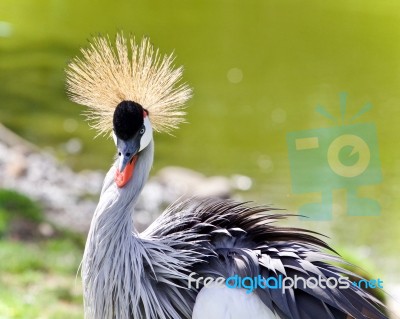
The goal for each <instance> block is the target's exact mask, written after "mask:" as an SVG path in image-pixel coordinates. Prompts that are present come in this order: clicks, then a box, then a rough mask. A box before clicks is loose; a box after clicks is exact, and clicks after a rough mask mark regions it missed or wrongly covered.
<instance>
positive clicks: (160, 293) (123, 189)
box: [68, 36, 386, 319]
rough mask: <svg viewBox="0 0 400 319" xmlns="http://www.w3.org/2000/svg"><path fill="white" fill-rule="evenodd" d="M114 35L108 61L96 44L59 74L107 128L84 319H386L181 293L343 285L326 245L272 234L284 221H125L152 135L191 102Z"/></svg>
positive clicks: (191, 202) (344, 300) (277, 296)
mask: <svg viewBox="0 0 400 319" xmlns="http://www.w3.org/2000/svg"><path fill="white" fill-rule="evenodd" d="M130 43H131V47H132V52H133V53H132V58H131V60H129V58H128V51H127V48H126V42H125V40H124V39H123V38H122V36H118V37H117V51H116V52H115V51H113V49H112V46H111V44H110V42H109V41H107V39H103V38H99V39H96V40H95V42H94V44H93V45H92V46H91V49H89V50H86V51H83V53H84V60H80V59H76V60H75V61H74V63H72V64H71V66H70V71H69V74H68V76H69V77H68V85H69V89H70V92H71V94H72V98H73V100H75V101H76V102H78V103H81V104H85V105H88V106H89V107H90V108H91V109H92V112H93V113H91V114H90V116H91V118H94V119H95V120H96V121H97V123H95V127H96V128H97V129H98V130H99V131H100V132H107V130H108V129H112V131H113V136H114V141H115V144H116V147H117V149H118V157H117V159H116V160H115V162H114V164H113V165H112V167H111V169H110V170H109V172H108V174H107V176H106V178H105V181H104V185H103V189H102V191H101V196H100V200H99V204H98V206H97V208H96V211H95V213H94V216H93V220H92V223H91V227H90V231H89V234H88V239H87V242H86V247H85V252H84V257H83V261H82V278H83V287H84V303H85V318H87V319H100V318H101V319H145V318H149V319H150V318H151V319H158V318H160V319H167V318H171V319H179V318H194V319H203V318H204V319H206V318H207V319H214V318H215V319H217V318H218V319H239V318H254V319H272V318H274V319H275V318H276V319H278V318H279V319H291V318H293V319H321V318H334V319H338V318H343V319H345V318H356V319H361V318H371V319H383V318H386V317H385V316H384V315H383V314H382V313H381V312H380V311H379V310H378V309H377V305H379V304H378V303H377V301H376V300H375V299H374V298H373V297H372V296H370V295H369V294H368V293H366V292H364V291H363V290H361V289H359V288H358V287H356V286H354V285H349V286H348V287H347V288H346V289H338V288H329V287H326V288H324V289H322V288H321V287H314V288H310V287H307V286H304V287H299V288H295V287H291V288H287V289H284V290H282V289H274V288H271V287H264V288H260V287H258V288H257V289H254V291H252V292H251V293H248V291H247V290H246V289H243V288H230V287H229V286H228V285H226V284H225V285H217V284H215V285H211V286H207V285H206V284H205V282H201V281H200V285H194V284H193V285H190V283H191V280H192V279H193V278H195V279H196V280H198V279H199V280H200V279H201V278H200V277H202V278H215V279H217V278H225V279H226V278H229V277H231V276H235V275H236V276H241V277H250V278H255V277H258V278H263V279H267V278H275V279H277V278H295V277H296V276H299V277H302V278H304V279H308V278H325V279H328V278H334V279H336V280H338V279H339V278H342V279H343V278H344V277H343V276H342V275H343V274H350V273H349V272H347V271H345V270H344V269H342V268H339V267H338V266H333V265H332V262H341V259H340V258H338V257H336V256H334V255H331V254H328V253H327V252H326V251H327V250H329V249H330V248H329V246H328V245H327V244H326V243H325V242H323V241H322V240H321V239H319V238H317V237H316V236H315V235H314V233H313V232H311V231H307V230H304V229H297V228H285V227H279V226H277V225H275V224H274V223H275V222H276V221H277V220H279V219H282V218H285V217H286V216H285V215H282V214H273V213H271V212H270V209H269V208H268V207H260V206H257V207H254V206H253V207H252V206H248V205H246V204H243V203H238V202H235V201H231V200H221V199H212V198H211V199H200V198H191V199H186V200H181V201H178V202H176V203H174V204H173V205H172V206H170V207H169V208H168V209H167V210H166V211H165V212H164V213H163V214H161V215H160V217H159V218H158V219H157V220H156V221H154V222H153V224H151V225H150V226H149V228H148V229H147V230H146V231H144V232H143V233H138V232H137V231H136V230H135V227H134V225H133V221H132V214H134V213H135V212H134V207H135V203H136V201H137V199H138V196H139V195H140V192H141V190H142V189H143V187H144V185H145V183H146V181H147V178H148V176H149V173H150V170H151V167H152V164H153V156H154V142H153V129H155V130H158V131H163V130H164V131H165V130H168V129H171V128H174V127H175V126H176V124H178V123H179V121H180V120H179V116H181V115H182V114H183V113H182V112H181V111H180V109H179V107H180V105H182V104H183V102H184V101H186V100H187V99H188V98H189V97H190V90H189V88H188V87H186V86H185V85H183V86H182V85H180V86H178V87H176V88H174V85H175V83H176V81H177V80H179V79H180V72H181V70H180V69H178V71H176V70H175V71H174V70H172V69H171V61H172V60H171V56H170V57H164V59H161V58H160V57H159V56H158V53H157V52H158V51H157V52H156V54H155V56H154V55H153V49H152V48H151V46H150V47H149V44H148V42H146V40H145V41H144V42H142V44H141V46H140V47H138V46H137V45H136V44H135V42H134V41H133V40H132V39H131V42H130Z"/></svg>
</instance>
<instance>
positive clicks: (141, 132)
mask: <svg viewBox="0 0 400 319" xmlns="http://www.w3.org/2000/svg"><path fill="white" fill-rule="evenodd" d="M145 131H146V128H145V127H144V126H143V127H142V129H141V130H140V132H139V134H140V135H143V134H144V132H145Z"/></svg>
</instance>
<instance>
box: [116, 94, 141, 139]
mask: <svg viewBox="0 0 400 319" xmlns="http://www.w3.org/2000/svg"><path fill="white" fill-rule="evenodd" d="M113 124H114V131H115V134H116V135H117V137H118V138H120V139H122V140H124V141H126V140H129V139H130V138H132V137H133V136H134V135H135V134H136V132H137V131H139V130H140V129H141V127H142V126H143V107H142V106H141V105H140V104H138V103H136V102H133V101H122V102H121V103H119V104H118V106H117V107H116V108H115V111H114V117H113Z"/></svg>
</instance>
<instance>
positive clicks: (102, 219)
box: [82, 141, 154, 319]
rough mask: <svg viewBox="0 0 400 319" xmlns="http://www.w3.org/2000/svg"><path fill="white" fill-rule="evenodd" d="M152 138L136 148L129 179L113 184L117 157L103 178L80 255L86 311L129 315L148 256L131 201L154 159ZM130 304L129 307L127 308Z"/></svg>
mask: <svg viewBox="0 0 400 319" xmlns="http://www.w3.org/2000/svg"><path fill="white" fill-rule="evenodd" d="M153 155H154V144H153V141H152V142H151V143H150V144H149V145H148V146H147V147H146V148H145V149H144V150H143V151H141V152H140V153H139V156H138V159H137V162H136V165H135V169H134V173H133V176H132V178H131V180H130V181H129V182H128V184H127V185H125V187H123V188H118V187H117V185H116V184H115V182H114V175H115V171H116V167H117V164H118V161H116V162H115V163H114V165H113V166H112V167H111V169H110V170H109V172H108V173H107V176H106V178H105V180H104V185H103V189H102V193H101V197H100V200H99V204H98V206H97V208H96V211H95V213H94V216H93V219H92V223H91V226H90V230H89V234H88V238H87V242H86V247H85V253H84V256H83V260H82V278H83V285H84V300H85V317H86V318H90V319H92V318H93V319H94V318H96V319H98V318H103V319H113V318H118V319H129V318H131V315H130V312H132V313H133V314H134V318H140V317H141V314H140V313H139V312H138V313H136V315H135V312H136V311H139V310H135V308H138V307H137V305H134V304H133V305H132V302H136V303H137V302H139V299H140V294H141V293H143V292H141V291H140V290H141V289H140V286H141V274H143V272H144V267H143V261H144V260H146V259H147V258H148V257H147V255H146V249H144V247H143V243H142V241H141V239H140V238H139V237H138V234H137V232H136V230H135V229H134V226H133V222H132V213H133V209H134V206H135V203H136V201H137V199H138V197H139V195H140V192H141V191H142V189H143V187H144V185H145V183H146V181H147V178H148V176H149V173H150V170H151V166H152V163H153ZM129 308H133V309H129Z"/></svg>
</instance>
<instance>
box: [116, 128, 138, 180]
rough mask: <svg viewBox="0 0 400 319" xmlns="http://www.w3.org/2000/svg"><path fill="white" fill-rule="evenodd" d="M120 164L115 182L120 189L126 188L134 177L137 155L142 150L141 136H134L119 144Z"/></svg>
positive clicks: (119, 141) (120, 141)
mask: <svg viewBox="0 0 400 319" xmlns="http://www.w3.org/2000/svg"><path fill="white" fill-rule="evenodd" d="M117 148H118V155H119V163H118V169H117V171H116V173H115V182H116V184H117V186H118V187H124V186H125V185H126V184H127V183H128V182H129V180H130V179H131V177H132V175H133V171H134V168H135V164H136V160H137V157H138V156H137V153H138V151H139V149H140V136H137V135H136V136H134V137H133V138H132V139H130V140H128V141H123V140H120V139H119V140H118V142H117Z"/></svg>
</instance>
